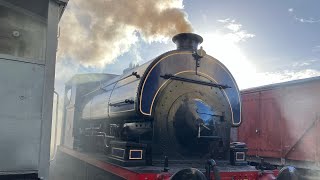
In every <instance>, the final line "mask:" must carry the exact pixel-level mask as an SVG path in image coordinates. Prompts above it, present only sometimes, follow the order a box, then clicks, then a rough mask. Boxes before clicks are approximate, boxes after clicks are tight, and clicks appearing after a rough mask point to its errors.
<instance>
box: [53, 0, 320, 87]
mask: <svg viewBox="0 0 320 180" xmlns="http://www.w3.org/2000/svg"><path fill="white" fill-rule="evenodd" d="M139 1H140V3H136V4H126V2H131V3H132V2H135V1H123V0H109V1H105V2H104V1H100V2H104V4H103V3H102V4H99V3H96V4H94V3H92V4H90V3H88V2H85V1H84V0H70V1H69V4H68V7H67V9H66V11H65V13H64V15H63V16H62V20H61V22H60V28H61V29H62V31H61V36H62V37H60V38H59V40H58V41H59V47H58V57H57V65H56V82H55V86H56V89H57V90H58V91H60V92H63V88H64V82H65V81H66V80H68V79H70V78H71V77H72V76H73V75H74V74H77V73H114V74H121V73H122V70H123V69H125V68H127V67H128V66H129V64H130V63H137V64H143V63H144V62H147V61H149V60H151V59H153V58H155V57H157V56H158V55H160V54H162V53H164V52H166V51H169V50H172V49H175V45H174V43H172V41H171V36H172V35H173V34H174V33H176V32H179V31H183V29H188V28H190V27H191V28H192V29H193V32H194V33H197V34H199V35H201V36H202V37H203V38H204V42H203V44H202V45H201V46H203V49H204V50H205V51H206V52H207V53H208V54H209V55H211V56H213V57H215V58H217V59H218V60H220V61H221V62H222V63H223V64H225V65H226V67H227V68H228V69H229V70H230V71H231V73H232V74H233V76H234V77H235V79H236V81H237V83H238V85H239V88H240V89H246V88H251V87H256V86H261V85H267V84H272V83H278V82H284V81H290V80H294V79H302V78H307V77H314V76H319V75H320V35H319V32H320V1H316V0H313V1H312V0H309V1H303V0H291V1H278V0H269V1H256V0H243V1H239V0H229V1H223V0H197V1H191V0H184V1H181V0H160V1H154V2H155V3H150V2H149V1H148V2H147V0H139ZM89 2H91V1H89ZM92 2H93V1H92ZM94 2H96V1H94ZM144 2H147V3H145V4H144ZM137 4H140V5H137ZM144 5H145V7H144ZM107 6H108V7H107ZM98 7H99V8H98ZM156 8H160V9H161V13H162V14H158V15H154V14H152V12H154V11H155V9H156ZM131 9H132V11H131ZM165 10H168V11H165ZM140 12H143V13H141V14H140ZM144 13H145V14H144ZM135 14H137V15H136V16H135ZM171 17H176V18H171ZM64 18H65V19H64ZM181 18H182V19H184V20H181ZM95 22H96V24H95ZM180 22H182V25H181V26H175V23H180ZM153 23H155V24H153ZM156 23H158V24H156ZM173 26H174V27H177V28H176V29H175V30H172V29H170V28H171V27H173ZM182 26H183V27H182ZM189 26H190V27H189ZM149 27H156V28H159V29H160V30H159V32H158V31H157V32H155V31H156V30H155V29H153V28H149ZM101 32H104V33H103V34H101ZM106 32H107V33H106ZM104 38H105V39H104Z"/></svg>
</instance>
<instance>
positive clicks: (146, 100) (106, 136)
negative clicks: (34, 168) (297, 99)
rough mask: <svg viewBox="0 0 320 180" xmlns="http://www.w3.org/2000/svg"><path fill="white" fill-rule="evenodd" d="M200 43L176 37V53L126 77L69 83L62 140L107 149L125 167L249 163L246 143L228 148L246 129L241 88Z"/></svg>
mask: <svg viewBox="0 0 320 180" xmlns="http://www.w3.org/2000/svg"><path fill="white" fill-rule="evenodd" d="M202 41H203V39H202V37H201V36H199V35H196V34H193V33H181V34H178V35H176V36H174V37H173V42H174V43H175V44H176V45H177V49H176V50H173V51H169V52H166V53H164V54H161V55H160V56H158V57H156V58H155V59H153V60H151V61H149V62H147V63H145V64H143V65H141V66H137V67H135V66H133V67H130V68H128V69H126V70H125V71H124V72H123V74H122V75H113V74H89V75H88V74H83V75H77V76H75V77H74V78H72V79H71V80H70V81H69V82H68V83H67V84H66V92H65V94H66V95H65V107H66V108H65V112H64V113H65V116H64V122H66V123H65V124H64V128H63V129H65V131H64V134H63V135H62V137H64V138H63V142H62V143H63V144H64V145H65V146H67V147H70V148H72V149H77V150H79V151H84V152H103V153H104V154H105V156H106V157H107V159H108V161H110V162H112V163H115V164H118V165H120V166H123V167H128V166H147V165H155V164H157V163H161V162H163V161H168V158H169V159H170V162H177V163H180V164H181V163H182V162H187V161H189V162H192V163H195V162H200V161H201V162H203V161H204V160H207V159H215V160H222V161H224V160H225V161H227V160H232V162H233V164H235V163H238V165H239V164H241V163H244V164H246V161H245V151H246V147H245V144H243V143H238V144H231V146H230V130H231V128H232V127H238V126H239V125H240V124H241V100H240V93H239V89H238V86H237V84H236V82H235V80H234V78H233V77H232V75H231V73H230V72H229V71H228V69H227V68H226V67H225V66H224V65H223V64H222V63H221V62H220V61H218V60H217V59H215V58H213V57H212V56H209V55H207V54H206V52H205V51H204V50H203V49H202V47H201V48H198V46H199V44H200V43H202ZM70 128H72V129H70ZM70 132H72V133H70ZM230 147H231V149H230Z"/></svg>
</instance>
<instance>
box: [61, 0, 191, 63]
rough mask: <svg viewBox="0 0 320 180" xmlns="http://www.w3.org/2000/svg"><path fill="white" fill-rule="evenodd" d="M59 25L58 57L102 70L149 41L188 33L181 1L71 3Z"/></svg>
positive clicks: (145, 0) (189, 29)
mask: <svg viewBox="0 0 320 180" xmlns="http://www.w3.org/2000/svg"><path fill="white" fill-rule="evenodd" d="M68 6H69V7H68V9H67V11H66V12H65V13H64V15H63V18H62V19H61V22H60V38H59V47H58V56H59V57H69V58H72V59H75V60H77V61H79V62H80V63H81V64H83V65H85V66H96V67H102V66H104V65H105V64H107V63H110V62H112V61H113V60H114V59H115V58H116V57H118V56H119V55H121V54H123V53H125V52H127V51H129V49H130V47H131V46H132V45H133V44H135V43H136V42H137V41H138V36H137V33H139V34H140V35H141V37H142V38H143V39H144V40H145V41H148V42H152V41H159V40H163V39H165V38H169V37H172V36H173V35H175V34H177V33H180V32H191V31H192V27H191V25H190V23H189V22H188V20H187V17H186V14H185V13H184V12H183V11H182V9H183V5H182V0H157V1H154V0H135V1H132V0H129V1H128V0H93V1H88V0H72V1H70V2H69V5H68Z"/></svg>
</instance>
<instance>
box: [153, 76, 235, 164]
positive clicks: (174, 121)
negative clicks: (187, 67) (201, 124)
mask: <svg viewBox="0 0 320 180" xmlns="http://www.w3.org/2000/svg"><path fill="white" fill-rule="evenodd" d="M179 76H182V75H179ZM182 77H186V78H193V79H197V80H202V81H208V80H207V79H205V78H204V77H201V76H195V75H194V74H185V75H184V76H182ZM196 101H201V102H203V103H204V104H207V105H208V106H209V107H212V108H213V109H214V111H216V112H224V119H225V120H224V121H223V122H220V121H219V122H218V121H217V124H216V125H215V129H214V131H215V134H216V135H219V136H221V140H222V141H223V142H224V143H225V144H228V143H229V133H230V117H231V113H230V109H229V108H228V104H227V101H226V100H225V97H224V95H223V93H222V92H221V90H220V89H218V88H212V87H208V86H201V85H198V84H192V83H187V82H181V81H171V80H170V82H168V84H167V85H166V86H165V88H163V89H162V90H161V92H160V94H159V95H158V97H157V99H156V106H155V109H154V121H155V122H154V125H155V127H154V130H155V140H156V142H157V143H158V146H159V150H160V153H163V154H165V155H168V156H170V157H175V158H178V159H184V157H190V156H195V157H197V158H199V156H206V157H203V158H208V157H210V156H211V155H212V154H213V153H215V152H213V150H214V147H217V146H218V145H217V143H218V142H216V141H213V140H210V139H203V138H197V135H198V126H197V125H196V124H195V123H194V122H196V118H197V117H196V116H195V114H196V113H195V111H196V109H195V108H194V104H195V102H196Z"/></svg>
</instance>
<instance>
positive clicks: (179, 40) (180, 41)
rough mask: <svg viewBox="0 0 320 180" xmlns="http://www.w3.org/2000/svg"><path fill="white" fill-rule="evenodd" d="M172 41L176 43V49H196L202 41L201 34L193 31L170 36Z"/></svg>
mask: <svg viewBox="0 0 320 180" xmlns="http://www.w3.org/2000/svg"><path fill="white" fill-rule="evenodd" d="M172 41H173V42H174V43H175V44H176V45H177V50H191V51H196V50H197V49H198V45H199V44H201V43H202V41H203V39H202V37H201V36H199V35H197V34H193V33H180V34H177V35H175V36H174V37H173V38H172Z"/></svg>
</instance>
